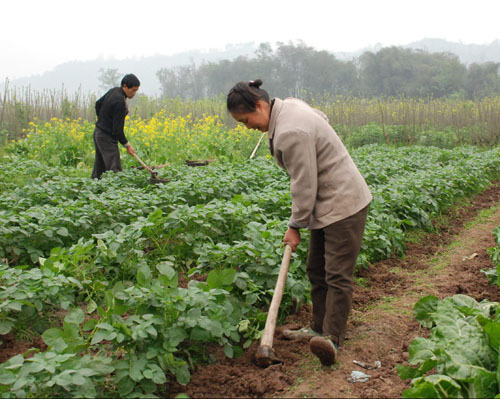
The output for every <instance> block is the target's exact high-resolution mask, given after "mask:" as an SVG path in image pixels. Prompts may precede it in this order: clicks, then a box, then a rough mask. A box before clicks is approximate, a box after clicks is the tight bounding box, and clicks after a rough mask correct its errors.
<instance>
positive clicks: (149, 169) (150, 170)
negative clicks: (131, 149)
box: [132, 153, 155, 175]
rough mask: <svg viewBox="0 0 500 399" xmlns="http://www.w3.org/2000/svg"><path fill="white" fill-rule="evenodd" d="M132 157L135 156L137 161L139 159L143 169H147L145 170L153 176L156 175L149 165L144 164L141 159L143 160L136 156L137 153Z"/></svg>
mask: <svg viewBox="0 0 500 399" xmlns="http://www.w3.org/2000/svg"><path fill="white" fill-rule="evenodd" d="M132 156H133V157H134V158H135V159H137V160H138V161H139V163H140V164H141V165H142V166H143V167H144V168H145V169H146V170H147V171H148V172H149V173H151V174H152V175H154V174H155V172H153V169H151V168H150V167H149V166H148V165H146V164H145V163H144V162H142V159H141V158H139V157H138V156H137V154H135V153H134V154H132Z"/></svg>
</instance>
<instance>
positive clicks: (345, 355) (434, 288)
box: [169, 185, 500, 398]
mask: <svg viewBox="0 0 500 399" xmlns="http://www.w3.org/2000/svg"><path fill="white" fill-rule="evenodd" d="M481 210H485V211H483V212H482V213H480V211H481ZM478 215H479V216H478ZM471 222H472V223H471ZM499 225H500V186H499V185H496V186H493V187H491V188H489V189H488V190H487V191H486V192H484V193H482V194H481V195H479V196H477V197H476V198H474V199H473V200H472V203H471V205H470V206H467V207H463V208H461V209H460V210H458V211H456V212H455V213H454V214H452V215H450V216H449V220H448V222H447V223H446V227H443V228H440V232H439V234H427V235H425V236H424V237H423V238H421V240H419V243H418V244H410V245H408V249H407V252H406V256H405V258H404V259H397V258H393V259H388V260H386V261H383V262H379V263H377V264H376V265H374V266H373V267H371V268H370V269H369V270H365V271H363V273H361V276H360V277H362V279H360V281H366V282H367V283H366V286H360V285H357V286H356V288H355V293H354V297H353V310H352V313H351V317H350V320H349V326H348V335H347V337H346V342H345V346H344V347H343V348H341V350H340V351H339V355H338V361H337V363H336V364H335V365H334V366H333V367H329V368H324V367H322V366H321V365H320V363H319V361H318V360H317V359H316V358H315V357H314V356H313V355H311V354H310V353H309V348H308V343H307V341H303V342H293V341H286V340H283V339H281V336H280V329H277V334H276V336H275V343H274V347H275V351H276V353H277V354H278V356H279V357H281V358H282V359H283V361H284V363H283V364H281V365H275V366H271V367H268V368H267V369H260V368H258V367H257V366H255V365H254V364H253V362H252V356H253V354H254V353H255V350H256V348H257V346H258V343H257V342H255V343H254V344H253V345H252V346H251V347H250V348H249V349H248V350H247V351H246V353H245V355H244V356H243V357H242V358H240V359H233V360H232V359H227V358H225V357H224V356H222V355H220V354H219V356H218V358H219V359H220V361H219V362H218V363H216V364H212V365H209V366H204V367H200V368H199V369H198V370H197V371H196V372H195V373H194V374H193V376H192V380H191V382H190V384H189V385H188V386H187V387H180V386H171V387H170V389H169V395H170V394H171V395H172V396H175V394H176V393H179V392H186V393H187V394H188V395H189V396H190V397H195V398H199V397H213V398H215V397H299V398H306V397H307V398H310V397H313V398H314V397H319V398H324V397H332V398H346V397H361V398H374V397H376V398H380V397H390V398H392V397H401V393H402V391H403V390H404V389H405V388H407V387H408V383H407V382H405V381H402V380H400V378H399V377H398V375H397V373H396V368H395V366H396V365H397V364H401V363H405V362H406V361H407V360H408V345H409V344H410V342H411V341H412V339H413V338H414V337H416V336H426V334H427V330H425V329H423V328H421V327H420V325H419V324H418V323H417V322H416V321H415V319H414V317H413V313H412V309H413V305H414V304H415V302H416V301H417V300H418V299H420V298H421V297H422V296H425V295H430V294H432V295H436V296H438V297H439V298H443V297H446V296H450V295H454V294H457V293H462V294H467V295H470V296H472V297H474V298H476V299H477V300H481V299H485V298H487V299H489V300H493V301H500V290H499V289H498V287H497V286H494V285H490V284H489V283H488V281H487V279H486V277H485V276H484V274H483V273H481V272H480V270H481V269H483V268H490V267H492V263H491V260H490V258H489V256H488V255H487V253H486V250H487V248H489V247H491V246H493V245H494V244H495V242H494V240H493V236H492V234H491V232H492V230H493V229H494V228H495V227H497V226H499ZM473 254H477V255H474V256H473V257H471V255H473ZM309 319H310V309H309V308H307V307H304V308H302V309H301V311H300V313H299V314H297V315H293V316H291V317H290V318H289V319H288V323H287V325H288V326H289V325H305V324H307V321H308V320H309ZM281 328H283V327H281ZM353 360H358V361H361V362H364V363H373V362H374V361H377V360H378V361H380V362H381V364H382V367H381V368H380V369H377V370H364V369H362V368H361V367H359V366H357V365H355V364H354V363H353ZM353 370H359V371H363V372H365V373H367V374H369V375H370V376H371V378H370V380H369V381H368V382H364V383H360V382H358V383H355V384H353V383H351V382H348V381H347V378H348V377H349V376H350V374H351V372H352V371H353Z"/></svg>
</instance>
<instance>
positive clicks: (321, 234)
mask: <svg viewBox="0 0 500 399" xmlns="http://www.w3.org/2000/svg"><path fill="white" fill-rule="evenodd" d="M367 211H368V207H366V208H364V209H362V210H361V211H359V212H358V213H356V214H354V215H352V216H349V217H347V218H345V219H342V220H340V221H338V222H335V223H332V224H331V225H329V226H326V227H324V228H322V229H318V230H311V240H310V243H309V253H308V258H307V275H308V276H309V280H310V281H311V300H312V305H313V321H312V324H311V328H312V329H313V330H314V331H317V332H319V333H321V334H323V336H329V337H330V338H331V339H332V341H333V342H335V343H336V344H337V345H338V346H340V345H342V343H343V341H344V337H345V331H346V326H347V317H348V316H349V311H350V310H351V302H352V291H353V284H354V276H353V273H354V266H355V265H356V259H357V257H358V254H359V250H360V248H361V241H362V238H363V231H364V229H365V224H366V215H367Z"/></svg>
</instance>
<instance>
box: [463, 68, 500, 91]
mask: <svg viewBox="0 0 500 399" xmlns="http://www.w3.org/2000/svg"><path fill="white" fill-rule="evenodd" d="M499 69H500V63H498V62H486V63H484V64H476V63H474V64H471V65H470V67H469V70H468V71H467V79H466V85H465V86H466V92H467V95H468V97H469V98H477V97H486V96H492V95H495V94H496V95H498V94H499V93H500V74H499Z"/></svg>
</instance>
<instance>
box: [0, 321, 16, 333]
mask: <svg viewBox="0 0 500 399" xmlns="http://www.w3.org/2000/svg"><path fill="white" fill-rule="evenodd" d="M12 327H14V323H12V322H11V321H9V320H2V321H0V335H5V334H8V333H9V332H10V331H11V330H12Z"/></svg>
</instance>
